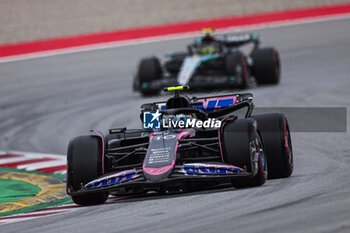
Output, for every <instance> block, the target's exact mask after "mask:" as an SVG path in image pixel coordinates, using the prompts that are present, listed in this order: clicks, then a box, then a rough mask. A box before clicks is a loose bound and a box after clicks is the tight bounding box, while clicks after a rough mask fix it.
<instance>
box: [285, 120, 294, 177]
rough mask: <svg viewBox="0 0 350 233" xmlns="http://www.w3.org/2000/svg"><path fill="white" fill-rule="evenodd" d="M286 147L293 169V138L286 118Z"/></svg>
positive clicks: (291, 168)
mask: <svg viewBox="0 0 350 233" xmlns="http://www.w3.org/2000/svg"><path fill="white" fill-rule="evenodd" d="M284 147H285V151H286V156H287V160H288V165H289V166H288V168H289V170H290V171H293V166H294V161H293V149H292V140H291V137H290V132H289V126H288V123H287V120H286V119H284Z"/></svg>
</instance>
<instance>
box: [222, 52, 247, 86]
mask: <svg viewBox="0 0 350 233" xmlns="http://www.w3.org/2000/svg"><path fill="white" fill-rule="evenodd" d="M225 70H226V74H227V75H228V76H229V77H232V76H234V77H235V81H234V84H233V86H234V87H238V88H239V89H245V88H247V87H248V72H247V64H246V57H245V55H244V54H243V53H241V52H234V53H229V54H228V55H227V56H226V60H225Z"/></svg>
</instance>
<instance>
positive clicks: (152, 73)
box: [133, 29, 280, 96]
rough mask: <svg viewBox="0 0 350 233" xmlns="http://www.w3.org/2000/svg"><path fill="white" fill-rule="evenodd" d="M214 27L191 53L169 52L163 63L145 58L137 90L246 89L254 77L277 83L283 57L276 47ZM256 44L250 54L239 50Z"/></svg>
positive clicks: (260, 81) (147, 92)
mask: <svg viewBox="0 0 350 233" xmlns="http://www.w3.org/2000/svg"><path fill="white" fill-rule="evenodd" d="M211 32H212V30H211V29H205V30H203V33H205V35H204V36H203V37H199V38H197V39H196V41H195V42H194V43H193V44H190V45H189V46H188V49H187V52H175V53H169V54H167V57H168V60H167V61H165V63H164V64H163V65H162V64H161V63H160V61H159V59H158V58H157V57H154V56H153V57H149V58H144V59H142V60H141V62H140V64H139V66H138V70H137V72H136V75H135V77H134V83H133V89H134V91H139V92H141V94H142V95H144V96H147V95H156V94H158V93H159V92H160V91H161V90H162V89H163V88H164V87H168V86H177V85H190V86H191V89H211V90H213V89H233V88H239V89H245V88H247V87H249V85H250V83H251V82H250V80H251V79H250V77H255V79H256V82H257V83H258V84H277V83H278V82H279V80H280V59H279V54H278V51H277V50H276V49H274V48H259V43H260V42H259V36H258V34H256V33H253V34H233V35H223V36H216V37H214V36H213V35H212V34H211ZM248 43H252V44H253V48H252V50H251V52H250V53H249V55H245V54H244V53H243V52H242V51H240V50H238V49H239V48H240V46H243V45H246V44H248Z"/></svg>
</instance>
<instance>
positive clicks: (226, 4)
mask: <svg viewBox="0 0 350 233" xmlns="http://www.w3.org/2000/svg"><path fill="white" fill-rule="evenodd" d="M343 2H349V1H347V0H293V1H291V0H215V1H213V0H176V1H173V0H147V1H145V0H104V1H96V0H74V1H71V0H57V1H48V0H1V1H0V44H8V43H16V42H22V41H31V40H38V39H45V38H51V37H63V36H70V35H78V34H85V33H92V32H101V31H109V30H115V29H122V28H130V27H141V26H146V25H156V24H165V23H174V22H181V21H188V20H196V19H206V18H215V17H223V16H235V15H245V14H252V13H258V12H268V11H276V10H284V9H294V8H301V7H310V6H319V5H331V4H335V3H343Z"/></svg>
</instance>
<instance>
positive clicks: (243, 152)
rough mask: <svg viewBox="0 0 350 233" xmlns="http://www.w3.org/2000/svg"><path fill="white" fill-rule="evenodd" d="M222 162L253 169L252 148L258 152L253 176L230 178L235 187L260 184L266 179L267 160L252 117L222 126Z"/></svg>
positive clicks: (248, 169) (249, 169) (250, 170)
mask: <svg viewBox="0 0 350 233" xmlns="http://www.w3.org/2000/svg"><path fill="white" fill-rule="evenodd" d="M223 127H224V128H223V138H222V139H223V142H222V143H223V144H222V145H224V146H223V148H224V149H223V153H224V162H225V163H228V164H232V165H234V166H237V167H241V168H244V167H246V169H247V171H248V172H252V170H253V169H255V167H252V166H255V164H256V163H253V161H252V159H251V158H252V154H251V153H253V149H254V148H252V146H254V147H255V150H256V152H258V153H259V155H258V161H257V173H256V175H255V176H253V177H243V178H234V179H232V184H233V186H234V187H236V188H243V187H254V186H260V185H262V184H264V183H265V181H266V179H267V161H266V158H265V154H264V148H263V142H262V140H261V136H260V134H259V129H258V125H257V122H256V121H255V120H254V119H251V118H247V119H238V120H234V121H231V122H228V123H226V124H225V125H224V126H223Z"/></svg>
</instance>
